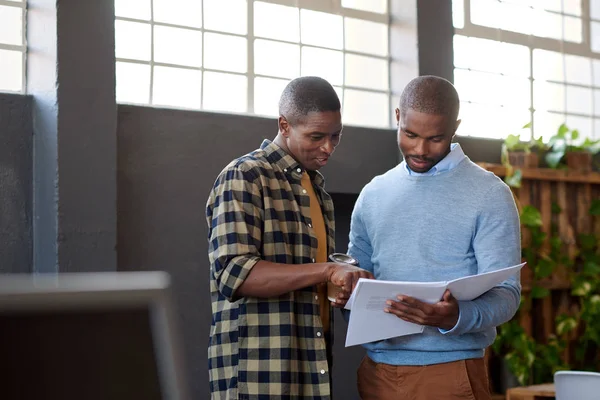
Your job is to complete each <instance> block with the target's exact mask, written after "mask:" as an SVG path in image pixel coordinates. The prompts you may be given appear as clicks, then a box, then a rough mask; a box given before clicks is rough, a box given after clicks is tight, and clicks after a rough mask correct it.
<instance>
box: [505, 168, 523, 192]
mask: <svg viewBox="0 0 600 400" xmlns="http://www.w3.org/2000/svg"><path fill="white" fill-rule="evenodd" d="M522 179H523V173H522V172H521V170H520V169H515V170H514V172H513V174H512V175H507V176H506V177H505V178H504V182H505V183H506V184H507V185H508V186H510V187H514V188H520V187H521V180H522Z"/></svg>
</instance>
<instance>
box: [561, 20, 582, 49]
mask: <svg viewBox="0 0 600 400" xmlns="http://www.w3.org/2000/svg"><path fill="white" fill-rule="evenodd" d="M563 22H564V24H565V35H564V40H566V41H567V42H575V43H581V42H582V36H583V32H582V28H581V18H575V17H563Z"/></svg>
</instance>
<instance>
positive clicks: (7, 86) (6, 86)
mask: <svg viewBox="0 0 600 400" xmlns="http://www.w3.org/2000/svg"><path fill="white" fill-rule="evenodd" d="M0 60H2V62H0V90H7V91H11V92H20V91H21V90H23V54H22V53H21V52H20V51H11V50H3V49H0Z"/></svg>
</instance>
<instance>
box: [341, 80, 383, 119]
mask: <svg viewBox="0 0 600 400" xmlns="http://www.w3.org/2000/svg"><path fill="white" fill-rule="evenodd" d="M389 106H390V100H389V97H388V95H387V94H385V93H373V92H364V91H362V90H353V89H346V90H344V109H343V111H342V120H343V122H344V124H345V125H360V126H373V127H381V128H387V127H389V121H388V115H389V108H388V107H389Z"/></svg>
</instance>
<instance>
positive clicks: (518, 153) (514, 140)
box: [501, 123, 544, 168]
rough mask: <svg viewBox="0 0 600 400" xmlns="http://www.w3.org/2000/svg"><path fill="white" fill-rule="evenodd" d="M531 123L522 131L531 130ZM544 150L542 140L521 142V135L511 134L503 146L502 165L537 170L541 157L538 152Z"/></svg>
mask: <svg viewBox="0 0 600 400" xmlns="http://www.w3.org/2000/svg"><path fill="white" fill-rule="evenodd" d="M530 128H531V123H527V124H525V125H524V126H523V128H521V129H527V130H528V129H530ZM543 148H544V143H543V142H542V138H541V137H540V138H538V139H531V140H529V141H521V135H520V134H510V135H508V136H507V137H506V138H505V139H504V143H503V144H502V154H501V159H502V164H503V165H505V166H512V167H517V168H537V167H538V166H539V157H538V154H537V152H536V151H532V150H534V149H535V150H541V149H543Z"/></svg>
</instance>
